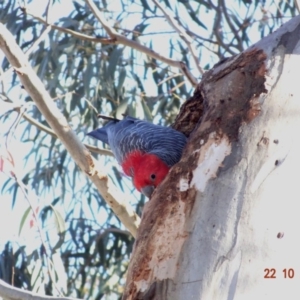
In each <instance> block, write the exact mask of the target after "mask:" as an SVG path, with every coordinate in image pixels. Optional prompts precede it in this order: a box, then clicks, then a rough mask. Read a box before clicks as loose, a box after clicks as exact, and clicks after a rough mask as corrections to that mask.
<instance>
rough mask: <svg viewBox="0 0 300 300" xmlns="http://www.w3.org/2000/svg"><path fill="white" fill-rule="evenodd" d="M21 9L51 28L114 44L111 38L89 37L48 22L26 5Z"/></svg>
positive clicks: (90, 39) (78, 36)
mask: <svg viewBox="0 0 300 300" xmlns="http://www.w3.org/2000/svg"><path fill="white" fill-rule="evenodd" d="M21 10H22V11H23V13H24V14H26V15H29V16H31V17H33V18H34V19H36V20H38V21H39V22H41V23H43V24H45V25H47V26H50V27H51V28H52V29H56V30H58V31H61V32H65V33H68V34H70V35H72V36H74V37H76V38H78V39H81V40H85V41H89V42H95V43H101V44H104V45H109V44H115V43H116V42H115V40H113V39H107V38H95V37H91V36H89V35H86V34H83V33H79V32H77V31H75V30H71V29H67V28H64V27H60V26H56V25H54V24H50V23H48V22H47V21H46V20H44V19H43V18H41V17H39V16H37V15H35V14H34V13H32V12H31V11H30V10H28V9H27V8H26V7H21Z"/></svg>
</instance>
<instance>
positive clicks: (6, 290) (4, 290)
mask: <svg viewBox="0 0 300 300" xmlns="http://www.w3.org/2000/svg"><path fill="white" fill-rule="evenodd" d="M0 295H1V297H3V298H4V299H5V300H76V299H75V298H68V297H67V298H66V297H61V298H60V297H51V296H41V295H38V294H35V293H32V292H29V291H24V290H21V289H19V288H16V287H13V286H11V285H9V284H8V283H6V282H5V281H3V280H1V279H0ZM77 300H78V299H77Z"/></svg>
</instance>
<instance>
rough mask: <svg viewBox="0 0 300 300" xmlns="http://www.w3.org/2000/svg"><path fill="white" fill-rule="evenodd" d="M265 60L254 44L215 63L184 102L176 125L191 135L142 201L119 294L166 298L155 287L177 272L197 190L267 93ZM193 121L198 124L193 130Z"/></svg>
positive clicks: (212, 174) (217, 167)
mask: <svg viewBox="0 0 300 300" xmlns="http://www.w3.org/2000/svg"><path fill="white" fill-rule="evenodd" d="M265 59H266V55H265V54H264V53H263V51H261V50H257V49H254V50H251V51H248V52H244V53H242V54H240V55H238V56H236V57H233V58H231V59H228V60H226V61H225V62H223V63H221V64H219V65H216V66H215V68H213V69H212V70H210V71H209V72H207V73H206V74H205V75H204V76H203V79H202V82H201V83H200V84H199V86H198V88H197V90H196V91H195V94H194V96H193V97H192V98H191V99H190V100H189V101H187V102H186V104H185V105H184V106H183V107H182V109H181V113H180V114H179V116H178V118H177V125H176V124H175V125H174V128H176V129H179V126H180V124H178V122H180V123H181V124H182V125H183V127H184V128H183V129H182V131H183V132H184V133H185V134H186V135H190V139H189V142H188V145H187V147H186V149H185V151H184V153H183V157H182V160H181V161H180V162H179V163H178V164H177V165H175V166H174V167H173V168H172V169H171V170H170V173H169V176H168V177H167V178H166V180H165V181H164V182H163V183H162V184H161V185H160V186H159V187H158V188H157V189H156V191H155V192H154V195H153V196H152V199H151V201H149V202H148V203H147V204H146V205H145V208H144V212H143V218H142V223H141V225H140V228H139V230H138V237H137V240H136V243H135V247H134V251H133V254H132V259H131V263H130V266H129V270H128V281H127V285H126V289H125V292H124V296H123V299H126V300H129V299H135V300H136V299H164V297H163V296H159V297H157V295H156V292H155V290H156V288H155V287H157V283H158V282H162V281H165V280H172V279H173V278H174V277H175V276H176V270H177V267H178V264H179V263H180V260H179V258H180V254H181V253H182V247H183V244H184V242H185V240H186V239H187V237H188V232H189V226H190V225H188V220H189V217H190V214H191V212H192V208H193V205H194V201H195V196H196V193H197V191H200V192H204V190H205V187H206V185H207V183H208V181H209V180H210V179H212V178H214V177H216V176H217V172H218V170H219V168H220V167H221V166H222V162H223V161H224V158H225V157H226V156H227V155H229V154H230V152H231V143H232V141H235V140H237V139H238V134H239V129H240V127H241V125H242V124H244V123H249V122H251V121H252V120H253V119H254V118H256V117H257V116H258V115H259V112H260V109H261V108H260V102H259V100H258V99H259V96H260V95H261V94H262V93H266V92H267V90H266V88H265V85H264V83H265V73H266V67H265V64H264V61H265ZM203 108H205V110H204V114H203ZM197 109H198V110H197ZM191 114H192V122H191V120H190V119H189V117H190V116H191ZM197 122H198V125H197ZM191 124H192V126H194V127H195V125H197V126H196V128H195V129H194V131H193V132H192V133H191V131H192V130H193V128H191ZM190 133H191V134H190ZM207 162H209V163H207ZM165 299H167V298H165Z"/></svg>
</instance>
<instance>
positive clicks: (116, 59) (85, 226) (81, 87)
mask: <svg viewBox="0 0 300 300" xmlns="http://www.w3.org/2000/svg"><path fill="white" fill-rule="evenodd" d="M25 2H26V3H25V4H26V9H27V10H24V9H23V10H21V9H20V7H19V6H18V5H19V1H12V0H7V1H0V21H1V22H2V23H4V24H5V25H6V26H7V28H8V29H9V30H10V31H11V32H12V33H13V34H14V36H15V38H16V41H17V43H18V44H19V45H20V47H21V48H22V49H23V51H24V52H26V51H28V50H29V49H30V47H31V46H32V45H33V44H34V43H35V42H36V41H37V40H39V38H40V37H41V35H42V34H43V32H44V30H45V28H46V26H45V25H44V24H42V23H41V22H40V20H39V19H38V18H36V16H34V15H31V11H30V9H34V5H35V6H37V5H39V4H37V3H38V2H37V0H32V1H29V0H27V1H25ZM50 2H51V1H50ZM66 2H68V1H60V2H59V1H53V2H52V3H51V5H49V7H48V11H46V10H45V12H44V15H43V19H45V18H46V15H47V14H48V13H49V16H50V21H51V18H53V17H55V16H56V15H57V14H59V16H60V17H59V19H54V20H55V22H54V23H55V25H57V26H59V27H61V28H65V29H70V30H73V31H75V32H77V33H80V34H85V35H87V36H90V37H97V38H99V41H98V42H95V41H91V40H88V39H84V38H79V37H77V36H75V35H72V34H70V33H66V32H64V31H62V30H59V29H52V30H50V31H49V32H48V33H47V34H45V35H44V36H42V39H41V40H40V41H39V43H38V45H36V46H35V48H34V50H33V51H31V53H30V54H29V61H30V63H31V64H32V66H33V67H34V69H35V71H36V73H37V74H38V76H39V77H40V78H41V80H42V81H43V83H44V85H45V87H46V89H47V90H48V91H49V93H50V95H51V96H52V97H53V101H55V103H56V105H57V106H58V107H59V109H60V110H61V111H62V112H63V114H64V116H65V117H66V118H67V120H68V122H69V124H70V126H71V127H72V128H73V130H74V131H75V132H76V134H77V135H78V137H79V138H80V139H81V140H84V141H85V142H87V141H88V142H89V143H94V144H95V143H96V142H95V141H94V140H89V139H87V138H86V137H85V134H86V132H88V131H89V130H91V129H92V128H95V127H97V126H99V124H98V120H97V117H96V115H97V113H101V114H104V115H110V116H114V117H117V118H120V117H121V116H122V114H124V113H125V114H129V115H132V116H136V117H139V118H145V119H147V120H150V121H154V122H156V123H161V124H165V125H169V124H171V123H172V122H173V121H174V118H175V116H176V115H177V114H178V111H179V108H180V106H181V104H182V103H183V102H184V101H185V100H186V99H188V98H189V96H190V95H191V94H192V92H193V89H192V86H191V84H190V83H189V81H188V80H187V78H186V77H185V76H184V74H182V73H181V72H180V70H178V69H176V68H174V67H171V66H169V65H167V64H165V63H163V62H161V61H158V60H157V59H154V58H152V57H150V56H149V55H146V54H142V53H140V52H138V51H137V50H134V49H131V48H129V47H128V46H124V45H115V44H106V43H101V42H100V39H101V38H107V37H108V35H107V33H106V32H105V30H104V28H103V27H102V26H101V24H100V23H99V22H98V20H97V19H96V17H95V16H94V15H93V14H92V12H91V11H90V10H89V8H88V6H87V5H86V3H85V2H84V1H80V0H78V1H72V2H71V1H70V2H68V6H64V5H66ZM95 3H96V4H97V6H98V7H99V9H100V10H101V11H103V12H104V13H105V17H106V19H107V20H108V21H109V23H110V25H111V26H112V27H113V28H114V29H115V30H117V32H118V33H120V34H122V35H124V36H126V37H127V38H128V39H131V40H134V41H136V42H138V43H140V44H143V45H145V46H147V47H148V48H149V49H151V50H153V51H155V52H158V53H160V54H161V55H163V56H165V57H169V58H172V59H174V60H179V61H183V62H184V63H185V64H186V65H187V66H188V68H189V69H190V71H191V72H192V73H193V75H194V76H195V77H196V78H197V79H198V80H199V81H200V78H201V74H199V72H198V70H197V67H196V63H195V61H194V60H193V59H192V56H191V53H190V51H189V48H188V45H187V44H186V43H185V42H184V41H183V40H182V39H181V38H180V37H179V35H178V34H177V32H176V31H175V30H174V28H172V27H171V26H170V25H169V24H168V23H167V22H166V21H165V17H164V16H163V14H162V12H161V11H160V10H159V8H158V7H156V6H155V5H154V4H153V2H152V1H148V0H137V1H130V0H127V1H125V0H119V1H113V2H110V1H95ZM30 4H33V5H30ZM161 4H162V5H163V6H164V7H165V9H166V10H167V12H168V14H170V15H172V16H173V17H174V18H175V19H176V20H177V22H178V23H179V25H180V26H181V27H182V28H184V30H185V32H186V33H187V34H188V35H189V36H190V37H191V38H192V41H193V46H194V47H195V49H196V50H197V51H196V54H197V59H198V63H199V65H200V66H201V67H202V68H203V69H204V70H207V69H209V68H211V67H212V66H213V65H214V64H215V63H217V62H218V61H219V60H221V59H224V58H225V57H228V56H232V55H235V54H238V53H239V52H241V51H243V50H244V49H246V48H247V47H248V46H250V45H251V44H253V43H254V42H256V41H257V40H259V39H260V38H261V37H264V36H266V35H267V34H269V33H270V32H272V31H274V30H275V29H276V28H278V27H279V26H280V25H281V24H282V23H283V22H285V21H287V20H288V19H289V18H291V17H292V16H294V15H295V14H297V11H296V8H295V2H294V1H293V0H287V1H279V2H276V4H275V3H274V2H273V1H265V0H255V1H252V0H236V1H233V2H232V3H231V4H230V6H229V5H227V4H226V3H225V1H224V0H220V1H211V0H194V1H185V0H178V1H175V0H173V1H169V0H164V1H161ZM66 7H67V8H66ZM45 9H46V7H45ZM39 17H41V15H39ZM0 58H1V57H0ZM1 68H2V69H1V70H0V71H1V73H0V75H1V74H2V73H4V74H5V77H3V78H5V79H1V80H2V81H1V91H0V93H1V100H0V101H1V102H4V101H6V102H11V103H12V104H14V106H13V107H18V106H22V107H23V108H26V113H27V114H28V115H29V116H31V117H32V118H33V119H34V120H35V121H37V122H39V123H40V124H41V125H44V126H48V124H47V123H46V121H45V119H44V117H43V116H42V115H41V113H40V112H39V110H38V109H37V108H36V107H35V105H34V104H33V102H32V100H31V99H30V98H29V97H28V95H27V94H26V93H25V92H24V91H22V88H21V86H20V82H19V80H18V77H17V76H16V74H15V73H14V72H12V70H11V69H10V65H9V63H8V61H7V60H6V59H5V58H3V60H2V64H1ZM7 78H8V79H7ZM20 103H21V104H20ZM14 110H17V109H16V108H12V111H14ZM17 111H18V110H17ZM8 116H10V115H9V114H5V115H3V116H1V117H0V121H1V122H2V124H1V126H4V125H5V124H7V122H9V117H8ZM5 128H7V126H6V127H5ZM19 129H20V130H19V134H18V135H16V136H17V138H19V140H20V144H19V145H20V147H23V146H22V145H29V146H30V147H29V148H30V150H29V151H27V152H25V153H24V166H22V167H21V168H22V169H23V172H22V182H23V183H24V184H25V185H26V186H27V188H28V190H29V191H31V192H32V193H34V194H35V195H37V197H38V202H37V203H38V205H37V206H36V207H38V208H39V212H37V217H38V219H35V217H34V216H32V210H31V208H28V209H27V210H24V211H23V212H22V213H21V214H20V216H19V220H18V221H17V222H19V224H20V225H19V234H23V232H24V231H25V232H26V230H28V228H27V229H26V226H27V227H28V224H34V225H32V226H33V227H34V228H35V230H36V233H37V236H36V239H37V240H38V241H39V246H38V247H36V248H35V249H34V250H33V251H31V252H28V250H27V248H26V247H25V246H23V245H21V246H19V244H16V243H14V244H12V243H10V242H9V241H8V242H7V243H6V245H5V247H4V249H3V252H2V254H1V257H0V277H1V278H2V279H4V280H6V281H7V282H10V283H11V280H12V278H13V280H14V284H15V286H18V287H24V288H27V289H30V290H35V291H37V290H39V289H44V290H45V291H46V293H47V294H60V293H63V294H65V295H72V296H76V297H79V298H85V299H104V298H103V297H106V296H108V295H112V296H115V297H119V296H120V295H121V294H122V285H123V284H124V274H125V272H126V268H127V264H128V260H129V256H130V253H131V250H132V245H133V238H132V237H131V236H130V235H129V234H128V233H127V232H126V231H125V230H124V228H123V227H122V225H121V224H120V222H119V221H118V220H117V219H116V217H115V216H114V215H113V213H112V212H111V210H110V209H109V208H108V207H107V205H106V204H105V202H104V201H103V199H102V198H101V196H100V195H99V194H98V192H97V190H96V189H95V188H94V187H93V185H92V184H91V182H90V181H89V179H88V178H87V177H86V176H85V175H84V174H82V173H81V172H80V171H79V169H78V168H77V166H75V164H74V162H73V161H72V159H71V158H70V156H69V154H68V153H67V151H66V150H65V148H64V147H63V146H62V144H61V143H60V141H59V140H58V139H56V138H55V137H53V136H51V135H49V134H48V133H47V132H45V131H43V130H41V129H40V128H39V127H37V126H36V125H35V124H32V123H29V122H28V121H26V120H23V121H22V122H21V124H20V125H19ZM7 131H8V129H7ZM101 146H102V145H101ZM7 150H8V151H9V150H10V149H7ZM97 158H98V159H99V160H100V162H101V164H102V165H103V167H105V168H106V170H107V172H108V175H109V176H110V177H111V179H112V180H113V181H114V183H115V185H116V186H117V187H118V188H119V189H120V190H121V191H122V192H124V193H126V194H128V195H130V197H128V198H131V199H132V203H131V204H132V205H134V207H135V208H136V211H137V212H138V213H140V212H141V209H142V206H143V204H144V202H145V198H144V197H143V196H141V195H139V194H138V193H137V192H135V191H133V188H132V185H131V183H130V182H129V180H128V179H127V178H125V177H124V176H123V174H122V173H120V171H119V170H120V169H119V168H116V163H115V161H114V160H113V159H111V158H108V157H104V156H98V157H97ZM1 193H2V194H9V195H11V199H12V205H13V209H17V208H18V201H19V199H20V197H22V195H21V193H20V188H19V186H18V185H17V184H16V183H15V181H14V180H13V179H12V178H10V179H8V180H7V181H6V182H5V183H4V184H3V186H2V189H1ZM30 222H31V223H30ZM32 222H33V223H32ZM37 224H39V226H40V230H38V227H37ZM30 226H31V225H30ZM12 274H14V275H13V276H12ZM105 299H109V298H105ZM112 299H116V298H112Z"/></svg>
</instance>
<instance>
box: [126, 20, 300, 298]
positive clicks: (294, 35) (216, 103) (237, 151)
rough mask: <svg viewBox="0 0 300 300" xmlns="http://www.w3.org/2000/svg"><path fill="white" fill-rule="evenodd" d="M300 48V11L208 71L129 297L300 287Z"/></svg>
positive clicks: (149, 209)
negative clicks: (182, 148) (286, 21)
mask: <svg viewBox="0 0 300 300" xmlns="http://www.w3.org/2000/svg"><path fill="white" fill-rule="evenodd" d="M299 54H300V16H298V17H296V18H294V19H293V20H292V21H290V22H288V23H286V24H285V25H284V26H282V27H281V28H280V29H279V30H277V31H276V32H274V33H273V34H272V35H270V36H268V37H267V38H265V39H263V40H261V41H260V42H259V43H257V44H256V45H254V46H252V47H250V48H249V49H248V50H247V51H245V52H243V53H241V54H239V55H237V56H235V57H232V58H230V59H227V60H225V61H223V62H220V63H218V64H217V65H216V66H215V67H214V68H213V69H212V70H210V71H208V72H207V73H206V74H205V75H204V76H203V79H202V81H201V83H200V84H199V86H198V87H197V89H196V91H195V95H194V96H193V97H192V98H191V99H190V100H189V101H187V103H186V104H185V105H184V106H183V107H182V110H181V113H180V115H179V117H178V119H177V126H184V128H183V131H185V132H186V133H188V132H190V131H191V129H192V128H191V127H195V128H194V130H193V132H192V133H191V134H190V138H189V142H188V145H187V147H186V149H185V151H184V154H183V157H182V160H181V161H180V162H179V163H178V164H177V165H176V166H174V167H173V168H172V170H171V171H170V173H169V175H168V177H167V178H166V180H164V182H163V183H162V184H161V185H160V186H159V187H158V188H157V189H156V191H155V193H154V195H153V197H152V199H151V200H150V201H149V202H148V203H147V204H146V205H145V208H144V212H143V217H142V223H141V226H140V228H139V231H138V236H137V240H136V242H135V247H134V251H133V254H132V259H131V262H130V266H129V270H128V277H127V283H126V288H125V292H124V296H123V299H126V300H128V299H145V300H146V299H161V300H168V299H170V300H171V299H172V300H177V299H178V300H179V299H183V300H189V299H204V300H206V299H217V300H219V299H239V300H240V299H299V297H300V259H299V254H300V235H299V229H300V217H299V210H300V201H299V200H300V192H299V186H300V176H299V175H298V174H299V166H300V134H299V131H300V75H299V69H300V57H299ZM191 108H193V109H191ZM200 113H202V116H201V118H199V114H200ZM197 114H198V118H197V122H198V123H197V125H196V126H194V125H195V116H197ZM189 117H191V118H192V119H190V120H191V121H190V120H189ZM178 124H179V125H178ZM189 124H193V125H192V126H191V125H189ZM162 142H163V141H162ZM298 176H299V177H298ZM284 270H285V271H284Z"/></svg>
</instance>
